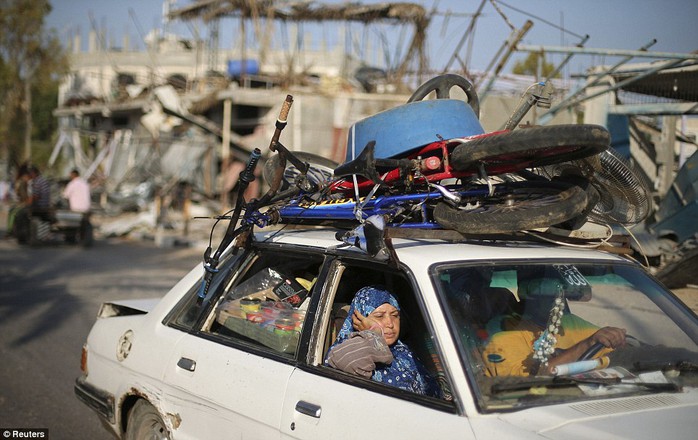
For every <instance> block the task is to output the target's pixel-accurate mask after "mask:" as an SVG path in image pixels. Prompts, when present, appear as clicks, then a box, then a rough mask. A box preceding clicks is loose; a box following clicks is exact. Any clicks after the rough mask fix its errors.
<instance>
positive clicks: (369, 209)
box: [243, 185, 491, 229]
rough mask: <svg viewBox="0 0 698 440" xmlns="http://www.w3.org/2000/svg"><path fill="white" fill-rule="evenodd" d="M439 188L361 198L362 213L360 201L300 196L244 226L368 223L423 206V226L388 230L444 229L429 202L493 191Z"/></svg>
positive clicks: (414, 224)
mask: <svg viewBox="0 0 698 440" xmlns="http://www.w3.org/2000/svg"><path fill="white" fill-rule="evenodd" d="M439 188H441V189H440V190H436V191H430V192H425V193H413V194H398V195H387V196H376V197H372V198H370V199H369V200H368V201H367V200H366V197H361V198H360V199H359V204H360V209H358V210H357V207H356V200H355V199H352V198H341V199H335V200H321V201H319V202H314V201H309V200H307V199H306V198H304V197H303V196H300V197H296V198H294V199H292V200H291V201H289V202H288V203H287V204H285V205H283V206H281V207H278V208H276V209H273V210H271V212H270V211H269V210H268V211H265V212H259V211H251V212H249V213H245V216H244V217H243V223H246V224H250V225H251V224H254V225H256V226H259V227H262V228H263V227H266V226H269V225H271V224H275V223H298V222H303V221H309V222H311V221H317V222H321V221H324V220H345V221H356V222H358V221H359V220H358V218H359V216H360V217H361V219H362V220H365V219H367V218H368V217H371V216H373V215H387V216H388V217H389V218H390V219H392V218H393V217H395V216H396V215H397V214H399V213H400V212H403V211H404V210H405V208H406V207H407V206H415V205H421V206H420V209H421V211H422V214H421V217H422V221H421V222H410V223H388V226H398V225H399V226H400V227H402V228H421V229H438V228H441V226H439V225H438V223H436V222H434V221H433V220H431V219H430V218H429V215H428V213H427V211H426V206H425V202H427V201H429V200H445V197H444V192H443V191H447V192H450V193H451V194H453V196H452V197H459V198H467V197H483V196H487V195H488V194H491V189H490V188H489V187H488V186H487V185H482V186H481V187H477V188H474V189H468V190H461V191H454V190H453V188H447V187H439ZM357 211H358V215H357Z"/></svg>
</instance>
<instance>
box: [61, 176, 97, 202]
mask: <svg viewBox="0 0 698 440" xmlns="http://www.w3.org/2000/svg"><path fill="white" fill-rule="evenodd" d="M63 198H65V199H68V207H69V209H70V210H71V211H74V212H88V211H89V210H90V208H91V206H92V199H91V196H90V185H89V184H88V183H87V182H86V181H85V179H83V178H82V177H80V172H79V171H78V170H77V169H74V170H72V171H71V172H70V182H68V184H67V185H66V186H65V189H64V190H63Z"/></svg>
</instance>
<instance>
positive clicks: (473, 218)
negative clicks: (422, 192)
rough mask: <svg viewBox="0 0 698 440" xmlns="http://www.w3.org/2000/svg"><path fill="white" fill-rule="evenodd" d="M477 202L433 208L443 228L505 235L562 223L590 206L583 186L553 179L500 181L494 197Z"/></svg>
mask: <svg viewBox="0 0 698 440" xmlns="http://www.w3.org/2000/svg"><path fill="white" fill-rule="evenodd" d="M476 202H477V203H476V205H475V206H474V207H470V208H468V207H466V208H454V207H453V206H451V205H449V204H447V203H444V202H439V203H438V204H437V205H436V207H435V208H434V212H433V215H434V220H435V221H436V222H437V223H438V224H439V225H441V227H443V228H445V229H453V230H455V231H458V232H460V233H462V234H502V233H511V232H516V231H524V230H529V229H537V228H547V227H549V226H552V225H556V224H559V223H563V222H565V221H567V220H570V219H572V218H574V217H575V216H577V215H579V214H580V213H582V212H583V211H584V209H586V207H587V205H588V200H587V194H586V192H585V191H584V189H582V188H581V187H579V186H577V185H574V184H570V183H563V182H553V181H551V182H529V181H522V182H510V183H504V184H499V185H497V187H496V190H495V194H494V195H493V196H491V197H482V198H479V199H478V200H476Z"/></svg>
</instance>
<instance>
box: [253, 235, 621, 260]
mask: <svg viewBox="0 0 698 440" xmlns="http://www.w3.org/2000/svg"><path fill="white" fill-rule="evenodd" d="M338 231H339V230H338V229H334V228H329V227H328V228H305V229H304V228H296V229H293V228H288V229H282V230H276V231H269V232H261V233H258V234H257V235H256V238H257V241H263V242H271V243H283V244H288V245H295V246H303V247H310V248H316V249H323V250H325V249H337V250H343V251H346V252H356V253H357V255H358V254H362V253H363V252H362V251H360V250H359V249H357V248H355V247H350V246H348V245H345V244H344V243H342V242H341V241H339V240H338V239H337V238H336V237H335V235H336V233H337V232H338ZM392 243H393V248H394V249H395V252H396V253H397V256H398V259H399V260H400V261H402V262H404V263H406V264H408V265H410V266H413V265H417V266H424V265H431V264H433V263H436V262H447V261H468V260H512V259H527V260H531V259H541V260H543V259H558V260H561V259H569V260H572V259H575V260H576V259H584V260H586V259H593V260H605V261H625V259H623V258H621V257H619V256H618V255H615V254H612V253H609V252H603V251H598V250H594V249H587V248H584V249H579V248H572V247H568V246H564V245H556V244H547V243H540V242H532V241H518V240H517V241H515V240H491V239H489V240H482V239H467V240H466V239H462V240H460V241H453V240H450V239H449V240H444V239H427V238H425V239H422V238H419V239H406V238H394V239H392Z"/></svg>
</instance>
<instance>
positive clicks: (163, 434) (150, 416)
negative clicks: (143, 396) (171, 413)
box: [124, 400, 170, 440]
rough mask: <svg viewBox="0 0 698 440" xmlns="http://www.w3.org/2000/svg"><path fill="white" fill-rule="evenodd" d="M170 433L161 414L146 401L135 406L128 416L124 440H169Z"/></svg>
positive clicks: (141, 401)
mask: <svg viewBox="0 0 698 440" xmlns="http://www.w3.org/2000/svg"><path fill="white" fill-rule="evenodd" d="M169 438H170V432H169V431H168V430H167V427H166V426H165V422H164V421H163V420H162V417H160V414H159V413H158V412H157V410H156V409H155V408H154V407H153V405H151V404H149V403H148V402H147V401H145V400H139V401H138V402H136V404H135V405H133V408H132V409H131V412H130V413H129V415H128V424H127V425H126V434H125V435H124V440H146V439H169Z"/></svg>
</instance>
